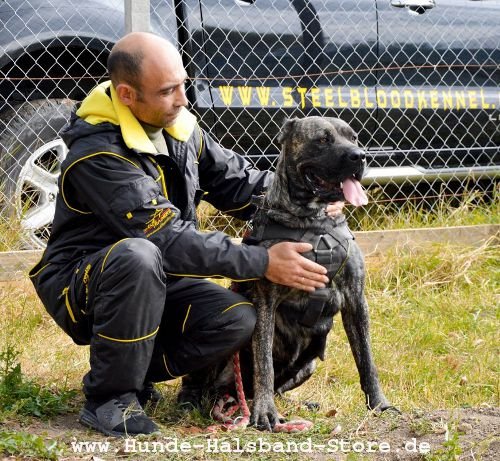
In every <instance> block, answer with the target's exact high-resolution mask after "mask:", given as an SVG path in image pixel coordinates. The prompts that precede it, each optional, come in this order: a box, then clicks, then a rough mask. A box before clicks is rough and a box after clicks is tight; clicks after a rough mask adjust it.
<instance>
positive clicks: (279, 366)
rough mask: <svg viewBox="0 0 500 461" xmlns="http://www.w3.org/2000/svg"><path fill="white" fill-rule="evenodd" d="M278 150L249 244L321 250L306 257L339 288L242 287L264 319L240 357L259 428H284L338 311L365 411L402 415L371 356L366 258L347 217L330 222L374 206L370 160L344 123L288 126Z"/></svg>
mask: <svg viewBox="0 0 500 461" xmlns="http://www.w3.org/2000/svg"><path fill="white" fill-rule="evenodd" d="M278 141H279V142H280V144H281V146H282V150H281V154H280V157H279V159H278V163H277V168H276V176H275V179H274V181H273V183H272V185H271V186H270V187H269V189H268V191H267V192H266V194H265V197H264V199H263V203H262V204H261V206H260V207H259V208H258V210H257V212H256V214H255V217H254V219H253V224H252V225H253V230H252V232H251V235H250V236H249V237H247V238H246V239H244V241H245V242H246V243H251V244H258V245H262V246H264V247H270V246H272V245H273V244H275V243H277V242H280V241H284V240H289V241H307V242H309V243H311V244H312V245H313V248H314V249H313V251H311V252H309V253H308V254H304V256H306V257H308V258H310V259H312V260H314V261H316V262H318V263H319V264H322V265H324V266H325V267H326V268H327V271H328V273H327V276H328V278H329V280H330V283H329V284H328V287H327V288H325V289H316V290H315V292H314V293H312V294H311V295H310V294H309V293H307V292H305V291H301V290H298V289H293V288H288V287H285V286H283V285H278V284H274V283H272V282H270V281H268V280H267V279H261V280H259V281H255V282H246V283H245V285H244V286H243V287H241V289H240V290H241V291H243V292H244V294H245V295H247V296H248V297H249V298H250V300H251V301H252V302H253V303H254V305H255V307H256V311H257V324H256V328H255V332H254V335H253V339H252V345H251V348H248V349H244V350H242V351H240V360H241V370H242V375H243V376H242V377H243V383H244V386H245V392H246V394H247V396H249V397H253V406H252V413H251V421H250V422H251V424H253V425H254V426H256V427H257V428H259V429H262V430H268V431H271V430H272V429H273V427H274V426H275V424H276V423H278V422H279V415H278V411H277V409H276V405H275V402H274V394H275V393H278V394H282V393H284V392H286V391H288V390H290V389H293V388H295V387H297V386H299V385H300V384H302V383H304V382H305V381H306V380H307V379H309V378H310V377H311V375H312V374H313V372H314V370H315V368H316V361H317V359H318V358H319V359H321V360H324V353H325V347H326V340H327V335H328V333H329V331H330V329H331V328H332V325H333V317H334V316H335V315H336V314H337V313H338V312H341V316H342V322H343V325H344V329H345V331H346V333H347V337H348V339H349V343H350V346H351V351H352V354H353V356H354V361H355V363H356V366H357V369H358V372H359V376H360V381H361V388H362V390H363V392H364V394H365V396H366V405H367V406H368V408H369V409H372V410H377V411H385V410H387V409H389V408H391V409H394V410H396V411H397V409H395V408H394V407H393V406H392V405H391V404H390V403H389V401H388V400H387V398H386V397H385V395H384V393H383V392H382V389H381V386H380V383H379V379H378V375H377V369H376V366H375V364H374V360H373V357H372V351H371V345H370V334H369V316H368V305H367V302H366V299H365V296H364V283H365V269H364V258H363V255H362V253H361V250H360V249H359V247H358V246H357V244H356V242H355V240H354V236H353V235H352V233H351V232H350V230H349V228H348V226H347V224H346V219H345V216H344V215H340V216H337V217H335V218H332V217H329V216H327V214H326V206H327V204H328V203H329V202H334V201H339V200H346V201H348V202H350V203H352V204H354V205H356V206H358V205H363V204H366V202H367V198H366V195H365V193H364V191H363V189H362V187H361V185H360V182H359V181H360V180H361V178H362V177H363V174H364V171H365V167H366V155H365V152H364V151H363V150H362V149H361V148H360V147H359V146H358V142H357V134H356V133H355V131H354V130H353V129H352V128H351V127H350V126H349V125H348V124H347V123H346V122H344V121H342V120H340V119H338V118H323V117H306V118H302V119H298V118H294V119H289V120H287V121H286V122H285V123H284V125H283V127H282V130H281V132H280V134H279V137H278ZM252 378H253V379H252ZM221 381H223V379H222V378H220V379H219V384H220V382H221Z"/></svg>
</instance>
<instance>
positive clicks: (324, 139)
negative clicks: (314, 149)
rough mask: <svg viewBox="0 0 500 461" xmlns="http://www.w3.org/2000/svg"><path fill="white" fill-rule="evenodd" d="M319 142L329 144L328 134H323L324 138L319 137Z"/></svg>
mask: <svg viewBox="0 0 500 461" xmlns="http://www.w3.org/2000/svg"><path fill="white" fill-rule="evenodd" d="M319 142H320V143H321V144H327V143H328V142H329V139H328V137H327V136H323V137H322V138H320V139H319Z"/></svg>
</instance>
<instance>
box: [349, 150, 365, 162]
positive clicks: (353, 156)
mask: <svg viewBox="0 0 500 461" xmlns="http://www.w3.org/2000/svg"><path fill="white" fill-rule="evenodd" d="M348 157H349V160H352V161H353V162H358V161H360V160H364V159H365V158H366V153H365V151H364V150H362V149H355V150H351V151H350V152H349V154H348Z"/></svg>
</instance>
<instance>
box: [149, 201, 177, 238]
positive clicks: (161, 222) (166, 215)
mask: <svg viewBox="0 0 500 461" xmlns="http://www.w3.org/2000/svg"><path fill="white" fill-rule="evenodd" d="M174 216H175V213H174V212H173V211H172V210H171V209H170V208H161V209H159V210H155V211H154V213H153V214H152V215H151V218H150V219H149V221H148V222H146V227H145V229H144V233H145V234H146V237H149V236H150V235H152V234H154V233H155V232H157V231H159V230H160V229H161V228H162V227H163V226H165V225H166V224H167V223H168V222H169V221H170V220H171V219H172V218H173V217H174Z"/></svg>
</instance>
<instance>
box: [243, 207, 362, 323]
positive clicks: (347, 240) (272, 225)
mask: <svg viewBox="0 0 500 461" xmlns="http://www.w3.org/2000/svg"><path fill="white" fill-rule="evenodd" d="M321 232H322V233H318V230H316V231H314V230H312V229H293V228H290V227H286V226H284V225H282V224H279V223H277V222H276V221H274V220H272V219H270V218H269V217H267V216H266V217H265V219H264V222H261V225H259V226H257V227H256V228H254V229H253V232H252V234H251V235H250V236H249V237H247V238H245V243H250V244H258V243H259V242H261V241H263V240H284V239H285V240H291V241H295V242H307V243H310V244H312V246H313V249H312V250H311V251H308V252H306V253H302V256H304V257H305V258H307V259H310V260H311V261H314V262H315V263H317V264H320V265H322V266H323V267H324V268H326V270H327V271H328V273H329V274H333V275H332V276H331V280H333V279H334V278H335V277H336V276H337V275H338V274H339V273H340V272H341V271H342V270H343V269H344V267H345V265H346V263H347V260H348V259H349V253H350V248H351V241H352V240H354V235H353V234H352V232H351V231H350V229H349V227H348V226H347V224H346V221H345V220H344V221H343V222H341V223H339V224H337V225H335V226H327V228H325V229H322V230H321ZM329 295H330V291H329V289H328V288H323V289H317V290H315V291H314V292H313V293H310V294H309V302H308V305H307V309H306V311H305V313H304V315H303V317H302V319H301V320H300V324H301V325H303V326H305V327H309V328H310V327H313V326H314V325H315V324H316V323H317V322H318V320H319V318H320V317H321V314H322V312H323V308H324V306H325V304H326V302H327V301H328V299H329Z"/></svg>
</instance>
